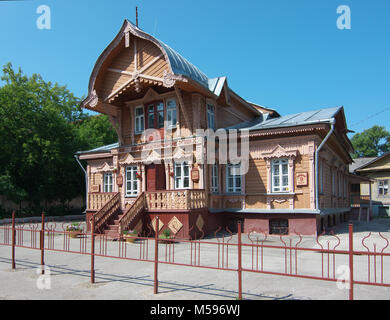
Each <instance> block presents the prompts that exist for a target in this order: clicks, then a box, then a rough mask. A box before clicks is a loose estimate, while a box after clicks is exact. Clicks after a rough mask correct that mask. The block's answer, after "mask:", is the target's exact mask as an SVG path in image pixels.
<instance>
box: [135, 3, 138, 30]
mask: <svg viewBox="0 0 390 320" xmlns="http://www.w3.org/2000/svg"><path fill="white" fill-rule="evenodd" d="M135 24H136V26H137V28H138V7H135Z"/></svg>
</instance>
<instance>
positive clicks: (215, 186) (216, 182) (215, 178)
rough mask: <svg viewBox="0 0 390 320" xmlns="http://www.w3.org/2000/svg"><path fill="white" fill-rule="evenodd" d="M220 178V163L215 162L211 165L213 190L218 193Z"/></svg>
mask: <svg viewBox="0 0 390 320" xmlns="http://www.w3.org/2000/svg"><path fill="white" fill-rule="evenodd" d="M218 185H219V179H218V165H217V164H213V165H212V167H211V192H212V193H218V189H219V187H218Z"/></svg>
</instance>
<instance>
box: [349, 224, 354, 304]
mask: <svg viewBox="0 0 390 320" xmlns="http://www.w3.org/2000/svg"><path fill="white" fill-rule="evenodd" d="M349 300H353V224H352V223H350V224H349Z"/></svg>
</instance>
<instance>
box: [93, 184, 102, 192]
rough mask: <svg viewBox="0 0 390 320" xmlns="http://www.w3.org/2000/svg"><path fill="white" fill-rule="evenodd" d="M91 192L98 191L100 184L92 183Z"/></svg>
mask: <svg viewBox="0 0 390 320" xmlns="http://www.w3.org/2000/svg"><path fill="white" fill-rule="evenodd" d="M91 192H93V193H98V192H100V185H98V184H94V185H92V186H91Z"/></svg>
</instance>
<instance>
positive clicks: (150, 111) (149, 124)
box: [148, 105, 154, 128]
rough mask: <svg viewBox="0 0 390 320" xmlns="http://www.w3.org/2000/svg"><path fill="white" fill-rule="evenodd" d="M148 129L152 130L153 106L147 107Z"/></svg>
mask: <svg viewBox="0 0 390 320" xmlns="http://www.w3.org/2000/svg"><path fill="white" fill-rule="evenodd" d="M148 128H154V105H151V106H148Z"/></svg>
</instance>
